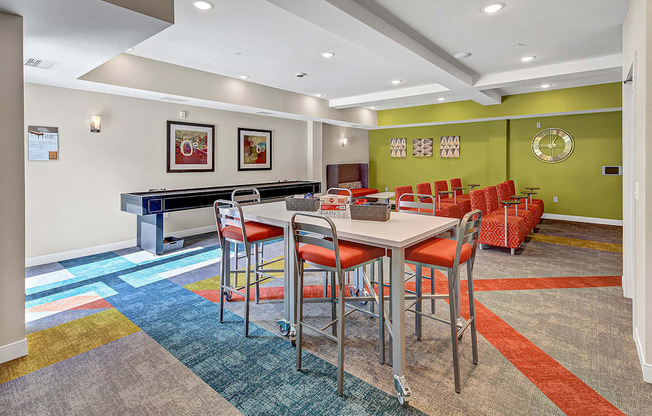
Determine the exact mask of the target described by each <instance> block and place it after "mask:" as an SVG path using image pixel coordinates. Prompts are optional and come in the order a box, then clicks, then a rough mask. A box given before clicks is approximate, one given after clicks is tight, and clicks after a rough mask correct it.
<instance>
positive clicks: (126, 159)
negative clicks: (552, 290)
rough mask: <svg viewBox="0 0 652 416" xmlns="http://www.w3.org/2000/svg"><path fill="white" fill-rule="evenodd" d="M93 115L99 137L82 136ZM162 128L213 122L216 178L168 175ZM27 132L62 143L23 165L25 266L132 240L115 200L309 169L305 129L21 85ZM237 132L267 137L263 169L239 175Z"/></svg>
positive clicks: (184, 215)
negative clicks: (171, 123)
mask: <svg viewBox="0 0 652 416" xmlns="http://www.w3.org/2000/svg"><path fill="white" fill-rule="evenodd" d="M180 111H187V112H188V118H187V119H186V120H180V119H179V112H180ZM92 115H100V116H101V117H102V132H101V133H99V134H97V133H90V129H89V124H90V117H91V116H92ZM166 120H177V121H187V122H198V123H205V124H215V148H216V150H215V172H214V173H166V151H165V150H166V147H165V142H166ZM27 125H43V126H53V127H59V135H60V139H59V140H60V144H59V146H60V147H59V150H60V160H59V161H56V162H26V164H27V165H26V172H25V178H26V197H25V200H26V216H27V227H26V233H27V241H26V247H27V253H26V256H27V257H28V259H29V258H34V257H39V256H46V255H51V254H54V253H61V252H68V251H72V250H79V249H85V248H88V247H94V246H102V245H106V244H111V243H118V242H125V241H129V240H133V239H135V238H136V216H135V215H133V214H127V213H124V212H121V211H120V194H121V193H123V192H137V191H146V190H148V189H150V188H167V189H175V188H193V187H202V186H217V185H229V184H243V183H255V182H265V181H275V180H281V179H305V178H306V172H307V169H308V164H307V139H306V136H307V129H306V122H303V121H295V120H286V119H279V118H272V117H264V116H257V115H251V114H242V113H234V112H228V111H220V110H213V109H206V108H199V107H189V106H184V105H181V104H174V103H165V102H157V101H150V100H141V99H136V98H129V97H122V96H116V95H109V94H99V93H93V92H85V91H78V90H70V89H64V88H56V87H48V86H43V85H35V84H26V85H25V126H27ZM238 127H249V128H260V129H269V130H272V132H273V138H272V167H273V169H272V170H271V171H259V172H238V171H237V128H238ZM23 131H26V129H24V130H23ZM213 221H214V220H213V217H212V213H211V210H210V209H208V208H207V209H201V210H190V211H184V212H178V213H171V214H170V216H169V218H168V219H166V220H165V231H166V233H168V232H174V231H178V230H187V229H194V228H199V227H206V226H211V225H213ZM50 258H52V257H50ZM28 263H29V262H28ZM32 264H33V262H32Z"/></svg>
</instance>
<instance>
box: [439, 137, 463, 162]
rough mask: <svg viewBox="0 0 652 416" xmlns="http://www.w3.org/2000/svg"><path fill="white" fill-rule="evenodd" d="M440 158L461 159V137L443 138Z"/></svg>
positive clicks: (440, 142) (441, 139)
mask: <svg viewBox="0 0 652 416" xmlns="http://www.w3.org/2000/svg"><path fill="white" fill-rule="evenodd" d="M439 157H460V136H441V137H440V138H439Z"/></svg>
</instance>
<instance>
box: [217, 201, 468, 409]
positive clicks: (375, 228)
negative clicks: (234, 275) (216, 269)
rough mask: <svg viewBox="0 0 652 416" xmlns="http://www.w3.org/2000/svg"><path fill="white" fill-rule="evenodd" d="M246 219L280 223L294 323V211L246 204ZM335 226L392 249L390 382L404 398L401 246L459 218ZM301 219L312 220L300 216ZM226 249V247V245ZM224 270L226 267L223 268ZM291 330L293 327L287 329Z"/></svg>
mask: <svg viewBox="0 0 652 416" xmlns="http://www.w3.org/2000/svg"><path fill="white" fill-rule="evenodd" d="M242 212H243V214H244V216H245V219H246V220H250V221H258V222H261V223H264V224H269V225H275V226H278V227H283V229H284V230H285V231H284V254H285V280H284V283H285V290H284V295H285V296H284V302H283V303H284V309H285V319H286V321H287V322H289V323H290V324H291V325H292V327H293V326H294V319H295V317H294V304H295V302H294V299H295V288H296V286H297V276H296V273H295V267H294V263H295V258H294V257H295V253H294V244H293V241H292V233H291V226H290V221H291V219H292V216H293V215H294V214H295V213H297V211H288V210H286V209H285V202H272V203H269V204H259V205H248V206H243V207H242ZM329 218H331V219H332V220H333V223H334V224H335V227H336V228H337V236H338V238H340V239H342V240H347V241H353V242H356V243H363V244H368V245H372V246H376V247H383V248H385V249H388V250H391V252H392V263H391V264H392V267H391V271H390V286H391V298H390V302H391V304H392V308H391V310H392V313H391V332H392V363H393V368H394V386H395V387H396V390H397V393H398V394H399V396H400V397H399V399H400V400H401V401H402V402H407V401H408V400H409V399H410V395H411V392H410V389H409V387H408V384H407V381H406V380H405V376H404V375H405V277H404V273H405V249H406V248H407V247H409V246H411V245H413V244H416V243H419V242H421V241H424V240H427V239H429V238H431V237H434V236H436V235H438V234H441V233H443V232H446V231H450V230H455V232H456V231H457V230H456V229H457V227H458V225H459V220H458V219H455V218H446V217H436V216H429V215H414V214H407V213H402V212H392V213H391V218H390V220H389V221H387V222H378V221H361V220H352V219H350V218H332V217H329ZM301 221H302V222H311V221H316V220H314V219H310V218H308V217H303V218H302V219H301ZM226 249H227V250H228V247H227V248H226ZM227 271H228V269H227ZM291 332H292V333H293V331H291Z"/></svg>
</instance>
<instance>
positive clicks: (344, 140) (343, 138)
mask: <svg viewBox="0 0 652 416" xmlns="http://www.w3.org/2000/svg"><path fill="white" fill-rule="evenodd" d="M348 141H349V139H347V138H346V137H342V140H341V141H340V142H341V143H342V147H344V146H346V143H347V142H348Z"/></svg>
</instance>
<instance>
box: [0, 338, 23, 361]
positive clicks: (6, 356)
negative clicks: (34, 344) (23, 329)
mask: <svg viewBox="0 0 652 416" xmlns="http://www.w3.org/2000/svg"><path fill="white" fill-rule="evenodd" d="M26 355H27V338H23V339H21V340H20V341H16V342H12V343H11V344H7V345H3V346H0V364H2V363H6V362H7V361H11V360H15V359H16V358H20V357H24V356H26Z"/></svg>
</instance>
